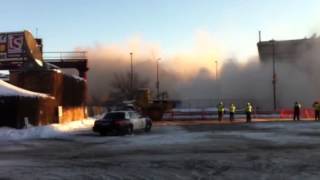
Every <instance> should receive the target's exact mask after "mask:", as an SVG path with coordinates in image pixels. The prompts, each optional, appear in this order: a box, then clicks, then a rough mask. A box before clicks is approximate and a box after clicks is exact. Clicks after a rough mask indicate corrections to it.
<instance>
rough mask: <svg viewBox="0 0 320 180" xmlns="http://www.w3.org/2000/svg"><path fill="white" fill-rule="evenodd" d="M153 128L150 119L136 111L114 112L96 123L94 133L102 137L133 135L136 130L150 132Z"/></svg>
mask: <svg viewBox="0 0 320 180" xmlns="http://www.w3.org/2000/svg"><path fill="white" fill-rule="evenodd" d="M151 127H152V121H151V119H150V118H147V117H143V116H141V115H140V114H138V113H137V112H135V111H112V112H109V113H107V114H106V115H105V116H104V117H103V118H102V119H100V120H97V121H95V123H94V126H93V131H94V132H98V133H100V134H101V135H106V134H108V133H113V132H115V133H121V134H126V133H128V134H131V133H133V131H135V130H144V131H146V132H149V131H150V130H151Z"/></svg>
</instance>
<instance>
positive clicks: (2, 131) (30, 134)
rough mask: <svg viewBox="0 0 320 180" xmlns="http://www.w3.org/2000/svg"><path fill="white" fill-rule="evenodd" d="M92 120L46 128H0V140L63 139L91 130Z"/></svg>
mask: <svg viewBox="0 0 320 180" xmlns="http://www.w3.org/2000/svg"><path fill="white" fill-rule="evenodd" d="M94 120H95V119H92V118H88V119H84V120H80V121H72V122H69V123H65V124H51V125H47V126H38V127H30V128H26V129H12V128H7V127H3V128H0V140H2V141H4V140H25V139H41V138H44V139H45V138H55V137H65V136H69V135H72V134H75V133H76V132H79V131H82V130H88V129H91V128H92V126H93V124H94Z"/></svg>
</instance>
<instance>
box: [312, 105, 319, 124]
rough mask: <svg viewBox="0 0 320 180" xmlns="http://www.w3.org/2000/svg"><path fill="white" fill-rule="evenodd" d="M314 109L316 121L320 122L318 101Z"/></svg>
mask: <svg viewBox="0 0 320 180" xmlns="http://www.w3.org/2000/svg"><path fill="white" fill-rule="evenodd" d="M313 108H314V119H315V120H316V121H318V120H320V104H319V102H318V101H316V102H314V103H313Z"/></svg>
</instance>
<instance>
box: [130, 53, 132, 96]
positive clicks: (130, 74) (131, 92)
mask: <svg viewBox="0 0 320 180" xmlns="http://www.w3.org/2000/svg"><path fill="white" fill-rule="evenodd" d="M132 56H133V53H132V52H130V60H131V72H130V93H131V96H132V93H133V62H132ZM132 98H133V97H132Z"/></svg>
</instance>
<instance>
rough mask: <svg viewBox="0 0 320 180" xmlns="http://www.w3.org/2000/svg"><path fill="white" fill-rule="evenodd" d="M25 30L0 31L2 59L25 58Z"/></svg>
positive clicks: (14, 59) (0, 59) (0, 53)
mask: <svg viewBox="0 0 320 180" xmlns="http://www.w3.org/2000/svg"><path fill="white" fill-rule="evenodd" d="M24 39H25V38H24V32H16V33H0V61H17V60H23V58H24V56H25V40H24Z"/></svg>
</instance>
